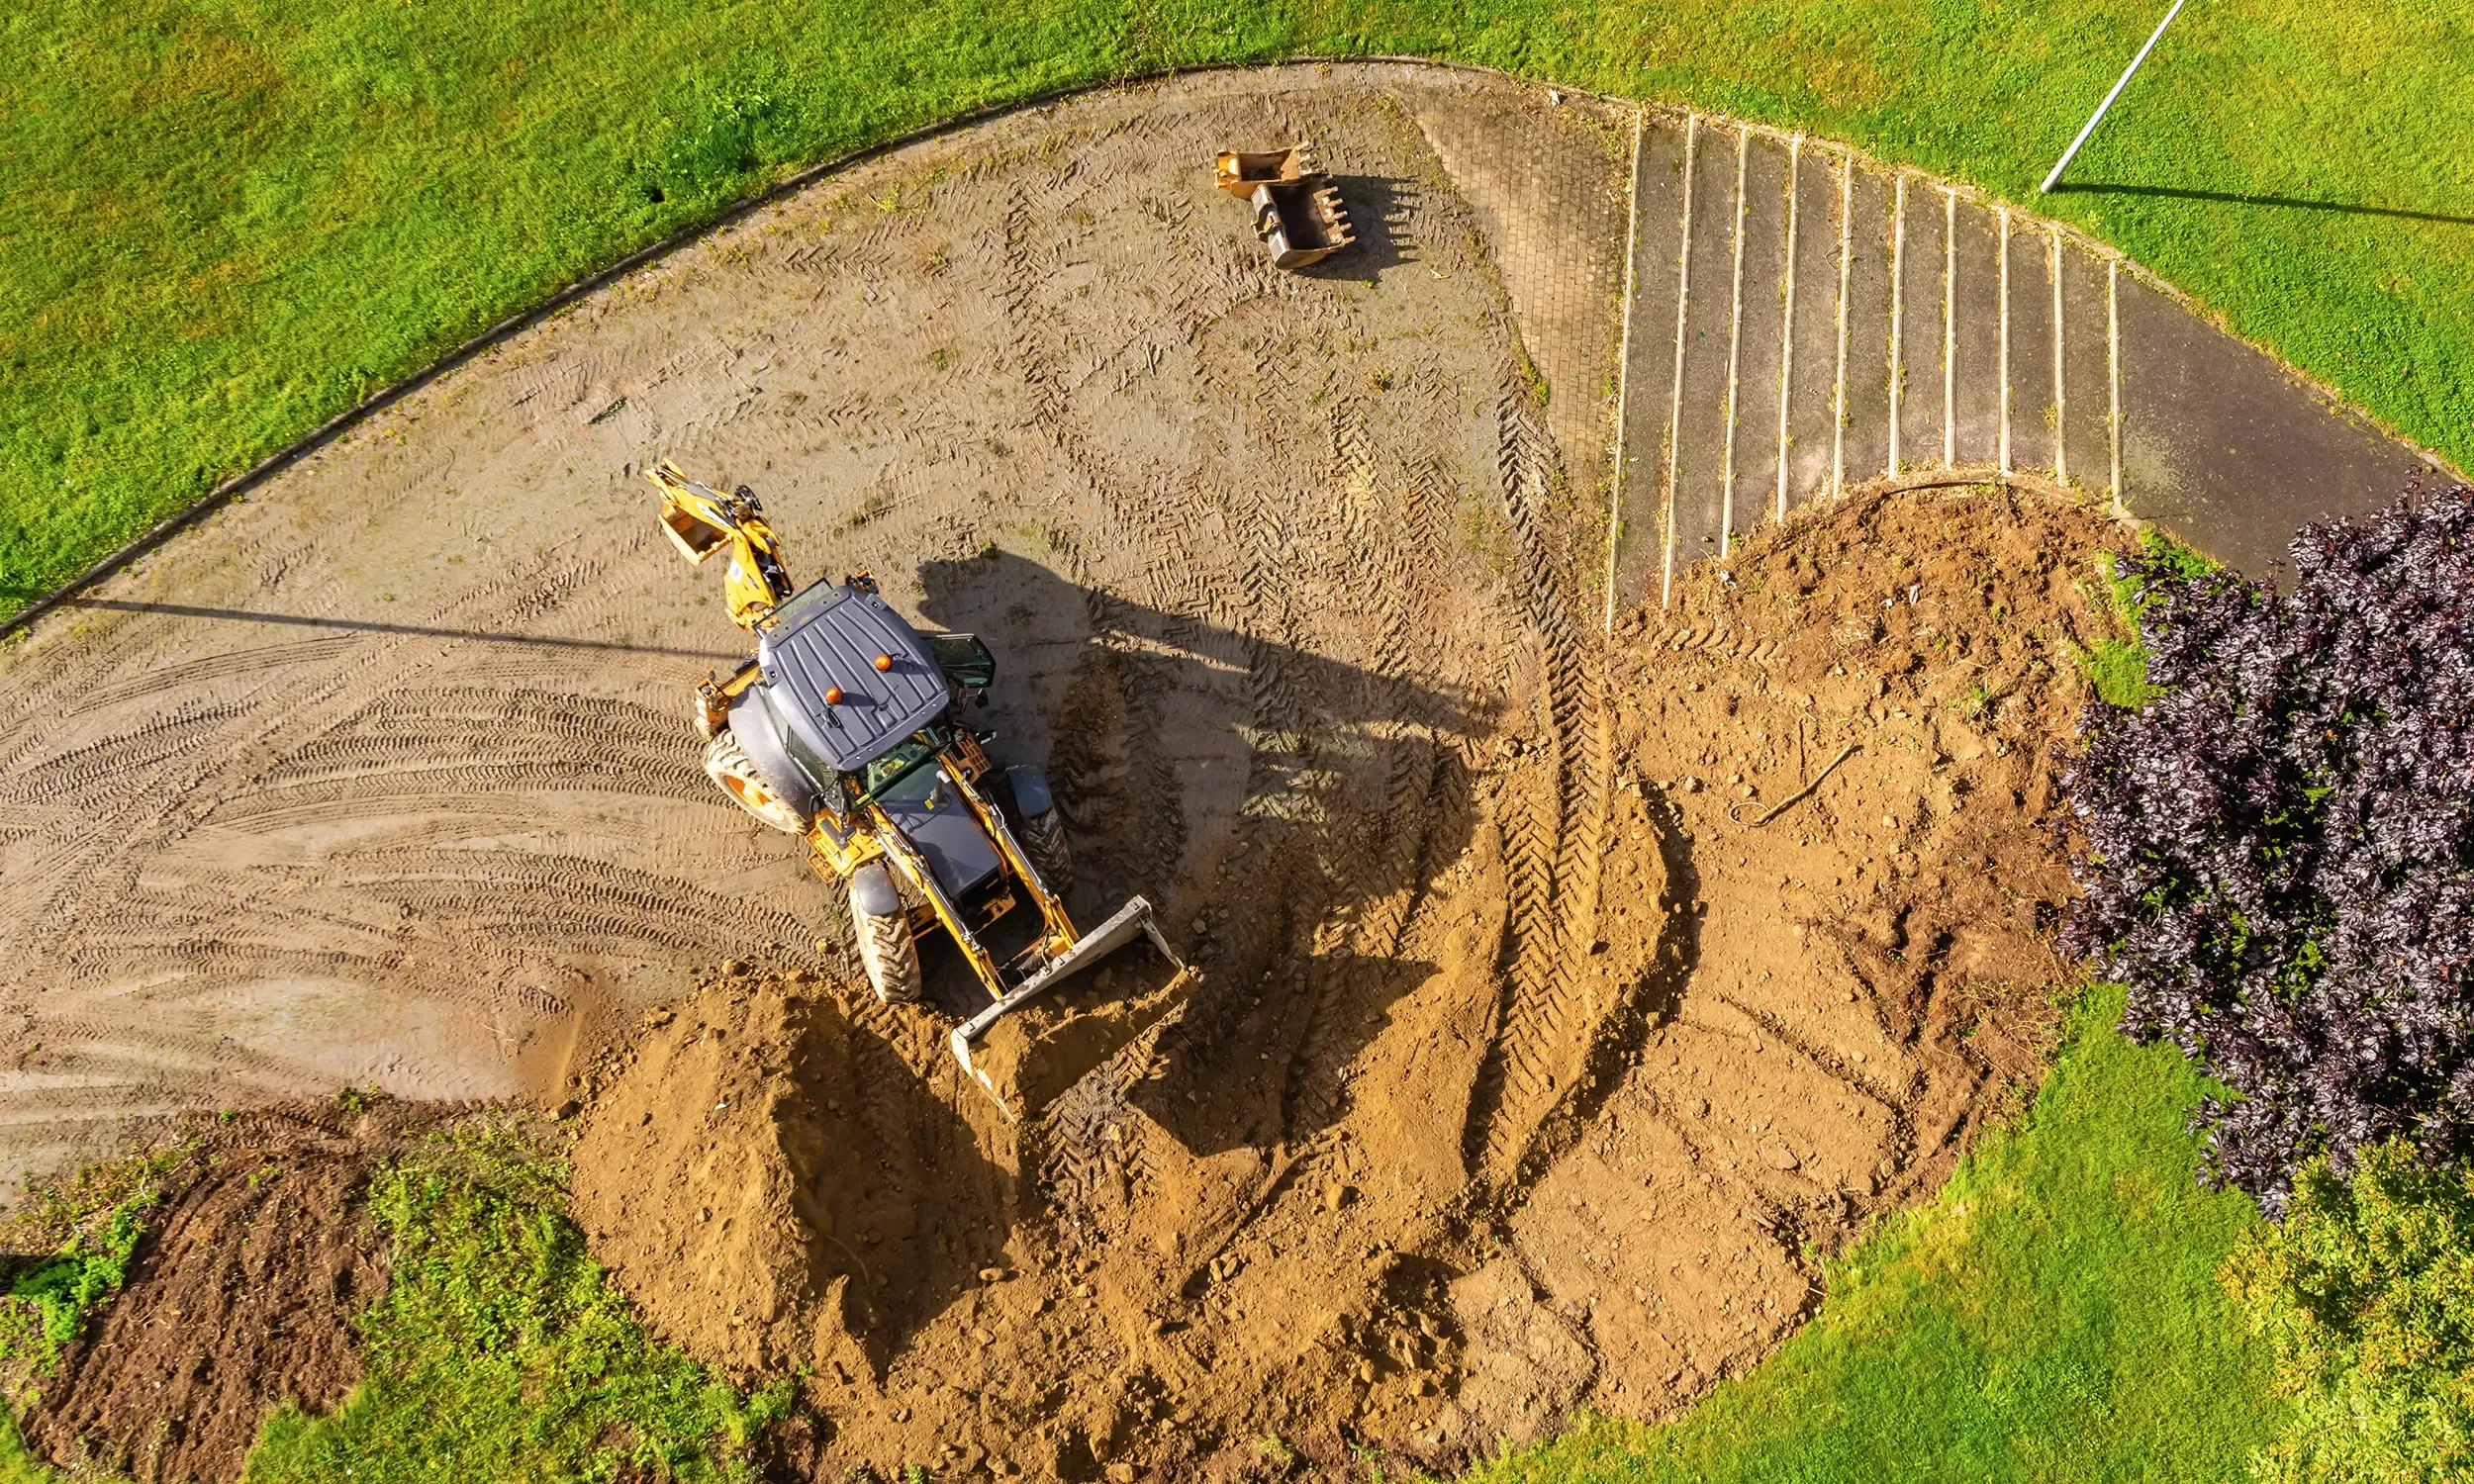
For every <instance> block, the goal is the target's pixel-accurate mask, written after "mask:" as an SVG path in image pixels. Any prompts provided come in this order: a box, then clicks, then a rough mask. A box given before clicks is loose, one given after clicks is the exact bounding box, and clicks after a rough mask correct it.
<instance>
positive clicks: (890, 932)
mask: <svg viewBox="0 0 2474 1484" xmlns="http://www.w3.org/2000/svg"><path fill="white" fill-rule="evenodd" d="M850 930H851V936H853V937H855V938H857V939H858V940H859V963H860V965H861V966H862V967H864V968H865V969H866V970H867V971H868V987H869V988H871V989H874V990H875V991H876V997H877V998H878V999H879V1000H880V1001H882V1002H884V1003H886V1004H889V1005H906V1004H909V1003H910V1002H911V1001H913V1000H915V999H917V998H918V997H919V945H918V944H917V943H916V942H914V941H913V940H912V939H911V936H910V923H909V921H908V920H907V919H905V918H904V916H903V915H902V914H901V913H899V912H897V913H895V914H894V915H892V916H890V917H880V916H878V915H877V914H875V913H874V912H862V911H860V910H859V904H858V903H856V902H853V903H852V904H851V908H850Z"/></svg>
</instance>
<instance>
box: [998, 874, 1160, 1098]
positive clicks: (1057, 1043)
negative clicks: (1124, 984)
mask: <svg viewBox="0 0 2474 1484" xmlns="http://www.w3.org/2000/svg"><path fill="white" fill-rule="evenodd" d="M1142 937H1149V938H1150V939H1151V942H1152V946H1153V947H1154V948H1156V949H1158V950H1159V955H1160V958H1161V960H1162V961H1163V963H1164V965H1165V968H1166V970H1167V971H1168V973H1167V974H1148V975H1146V974H1134V975H1132V978H1133V980H1134V982H1133V983H1132V984H1131V985H1130V986H1129V987H1128V989H1127V990H1126V991H1125V992H1117V993H1110V994H1104V995H1099V996H1095V997H1091V998H1089V999H1088V1000H1086V998H1085V997H1084V996H1079V995H1078V996H1074V997H1073V998H1074V1002H1073V1003H1059V1002H1053V1001H1052V1002H1051V1003H1050V1004H1048V1005H1044V1006H1041V1007H1040V1010H1039V1012H1038V1013H1037V1014H1036V1015H1031V1016H1024V1015H1019V1014H1017V1013H1016V1012H1018V1011H1020V1010H1021V1009H1022V1008H1023V1007H1024V1006H1025V1005H1026V1004H1028V1003H1029V1002H1030V1001H1032V1000H1033V999H1036V998H1038V997H1040V996H1042V995H1045V994H1048V993H1049V992H1050V991H1051V990H1054V989H1056V988H1058V987H1059V985H1060V984H1061V983H1062V982H1063V981H1064V980H1065V979H1067V978H1069V977H1071V976H1072V975H1074V974H1079V973H1081V972H1082V971H1084V970H1086V969H1090V968H1093V967H1094V966H1095V965H1097V964H1098V963H1099V961H1100V960H1102V959H1105V958H1107V957H1108V956H1109V955H1111V954H1113V953H1115V952H1116V951H1117V950H1119V949H1121V948H1125V947H1127V946H1129V945H1131V944H1132V943H1133V942H1134V941H1135V940H1136V939H1138V938H1142ZM1199 978H1200V975H1199V974H1196V973H1195V972H1194V971H1193V970H1191V969H1189V968H1188V967H1186V965H1185V963H1184V962H1183V961H1181V960H1180V959H1179V958H1178V957H1177V951H1176V950H1175V949H1173V948H1171V947H1169V941H1168V939H1167V938H1166V937H1165V936H1163V935H1162V934H1161V932H1160V928H1159V925H1158V924H1157V923H1155V922H1153V921H1152V918H1151V903H1150V902H1148V901H1146V900H1144V899H1143V898H1142V897H1139V896H1137V897H1135V898H1134V899H1133V900H1131V901H1129V902H1127V903H1126V904H1125V905H1124V906H1122V907H1119V908H1117V910H1116V912H1115V913H1114V915H1112V916H1110V917H1109V918H1108V920H1107V921H1105V922H1102V923H1101V924H1099V926H1097V927H1096V928H1094V929H1093V930H1092V931H1091V932H1089V933H1087V934H1085V935H1084V936H1083V937H1082V939H1081V940H1080V941H1078V942H1077V943H1076V944H1075V945H1074V946H1073V947H1072V948H1070V949H1068V950H1066V951H1065V952H1064V953H1062V954H1059V955H1058V956H1057V957H1056V958H1053V959H1051V960H1049V961H1048V963H1047V965H1046V966H1045V967H1044V968H1042V969H1041V970H1040V971H1039V972H1038V973H1037V974H1032V975H1031V976H1030V977H1029V978H1027V979H1024V980H1023V981H1022V982H1021V983H1020V984H1019V985H1017V986H1015V987H1014V989H1013V990H1012V991H1011V992H1010V993H1008V994H1006V995H1005V996H1004V997H1003V998H1001V999H999V1000H998V1001H997V1002H996V1003H994V1004H992V1005H990V1006H989V1007H988V1008H987V1009H985V1010H982V1011H981V1012H980V1013H979V1014H977V1015H974V1016H972V1017H971V1018H970V1019H969V1020H967V1021H965V1022H963V1023H962V1024H961V1025H958V1026H956V1027H954V1032H953V1037H952V1045H953V1053H954V1060H955V1061H957V1062H960V1063H961V1064H962V1069H963V1070H965V1071H967V1072H969V1073H970V1074H971V1075H972V1076H973V1077H974V1078H975V1079H977V1080H978V1082H979V1084H980V1085H981V1086H982V1087H984V1088H986V1089H987V1090H988V1092H989V1093H990V1095H992V1096H993V1097H995V1098H996V1099H997V1103H998V1106H999V1107H1000V1108H1002V1109H1003V1110H1004V1112H1005V1116H1006V1117H1007V1118H1010V1119H1013V1120H1015V1121H1017V1122H1018V1121H1021V1120H1023V1119H1027V1118H1033V1117H1036V1116H1037V1115H1038V1113H1039V1111H1040V1109H1042V1108H1044V1107H1046V1106H1047V1105H1048V1104H1049V1103H1050V1102H1052V1101H1054V1100H1055V1099H1056V1097H1057V1096H1058V1094H1060V1093H1062V1092H1064V1091H1065V1090H1066V1089H1067V1088H1068V1087H1071V1086H1073V1085H1074V1083H1076V1082H1077V1081H1080V1080H1081V1079H1082V1078H1083V1077H1084V1076H1086V1075H1088V1074H1089V1073H1090V1072H1091V1071H1092V1070H1094V1068H1096V1067H1098V1066H1099V1065H1100V1064H1101V1063H1103V1062H1105V1061H1107V1060H1108V1059H1109V1058H1110V1057H1113V1056H1115V1055H1116V1054H1117V1052H1118V1051H1120V1050H1122V1049H1123V1048H1124V1047H1126V1046H1127V1045H1129V1044H1131V1043H1132V1042H1133V1041H1134V1040H1135V1039H1136V1038H1138V1037H1140V1036H1141V1035H1142V1034H1143V1032H1145V1031H1147V1030H1149V1029H1151V1027H1152V1026H1154V1025H1157V1024H1158V1023H1159V1022H1160V1021H1161V1019H1162V1018H1164V1017H1165V1016H1167V1015H1168V1013H1169V1012H1170V1011H1172V1010H1174V1009H1176V1008H1177V1007H1178V1006H1179V1005H1181V1004H1183V1003H1185V1002H1186V1000H1187V999H1188V998H1189V997H1191V995H1192V993H1193V988H1194V985H1195V983H1196V982H1198V980H1199Z"/></svg>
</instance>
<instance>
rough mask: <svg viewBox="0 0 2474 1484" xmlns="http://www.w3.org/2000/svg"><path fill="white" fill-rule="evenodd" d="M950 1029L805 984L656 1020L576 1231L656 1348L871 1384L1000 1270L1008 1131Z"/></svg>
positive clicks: (620, 1095)
mask: <svg viewBox="0 0 2474 1484" xmlns="http://www.w3.org/2000/svg"><path fill="white" fill-rule="evenodd" d="M941 1029H942V1027H940V1026H939V1025H938V1024H937V1023H935V1021H934V1020H933V1018H932V1017H931V1016H928V1015H926V1014H925V1013H922V1012H916V1011H904V1010H888V1009H886V1008H884V1007H882V1006H879V1005H877V1004H876V1003H875V1001H874V1000H873V999H872V998H871V997H869V995H868V992H867V990H866V989H865V988H864V987H855V986H852V985H849V984H846V983H842V982H838V981H830V980H824V979H819V978H817V977H816V976H814V975H812V974H804V973H799V974H788V975H759V974H752V973H751V974H744V975H727V976H723V977H719V978H717V979H715V980H714V981H712V982H710V983H709V984H707V985H706V986H704V987H703V988H702V989H701V990H700V992H699V993H698V994H697V996H696V997H695V998H693V999H691V1000H689V1001H688V1002H687V1003H686V1004H684V1005H683V1006H681V1007H679V1008H678V1009H676V1010H669V1009H663V1010H656V1011H654V1012H652V1013H651V1014H650V1015H649V1016H648V1017H647V1018H646V1023H645V1028H644V1032H643V1034H642V1036H641V1037H640V1039H639V1040H638V1041H637V1042H636V1044H635V1045H634V1046H633V1047H632V1048H631V1049H630V1050H629V1051H627V1052H624V1053H622V1054H621V1055H620V1056H619V1057H618V1059H617V1060H616V1061H615V1062H614V1063H612V1064H611V1065H609V1066H608V1067H605V1068H604V1069H603V1074H604V1075H606V1076H609V1077H610V1078H611V1079H612V1080H611V1085H610V1087H609V1089H608V1091H606V1092H605V1093H603V1094H602V1095H600V1096H598V1097H597V1098H596V1099H595V1102H594V1105H593V1108H592V1111H591V1113H590V1115H589V1117H588V1118H587V1120H586V1122H585V1124H584V1130H583V1133H582V1135H581V1137H580V1138H579V1141H578V1143H577V1147H576V1159H575V1169H576V1177H575V1185H574V1215H575V1218H576V1222H577V1224H578V1225H579V1226H581V1227H582V1228H584V1230H585V1231H586V1233H587V1234H588V1235H589V1236H590V1237H591V1239H592V1242H593V1248H594V1252H595V1254H596V1255H597V1256H599V1257H601V1258H602V1260H603V1261H604V1262H606V1263H608V1264H609V1265H610V1267H611V1268H612V1269H613V1270H614V1271H615V1272H617V1273H618V1274H619V1276H620V1280H621V1281H622V1282H623V1283H624V1284H625V1285H626V1288H627V1291H628V1293H629V1294H630V1295H631V1296H632V1297H633V1298H634V1299H635V1301H636V1303H637V1305H638V1306H639V1308H640V1309H641V1310H642V1311H643V1313H644V1316H645V1319H646V1321H647V1323H649V1324H650V1325H651V1326H652V1327H653V1329H654V1330H655V1331H656V1333H658V1334H660V1335H661V1336H662V1337H663V1338H665V1339H669V1340H673V1341H675V1342H677V1343H678V1344H680V1345H684V1346H685V1347H687V1348H688V1349H689V1350H691V1351H693V1352H694V1353H696V1354H697V1355H698V1356H699V1357H700V1358H703V1359H705V1360H707V1361H708V1362H710V1363H714V1364H717V1365H719V1366H721V1367H723V1368H724V1369H726V1370H728V1371H730V1372H731V1373H733V1374H734V1375H736V1376H738V1377H740V1378H742V1379H745V1378H748V1377H752V1376H755V1375H759V1374H764V1373H778V1372H780V1371H783V1370H785V1369H788V1368H789V1367H790V1366H792V1365H793V1364H795V1363H805V1364H808V1365H809V1366H810V1367H813V1368H816V1369H819V1370H824V1371H828V1372H831V1373H834V1374H838V1375H854V1376H855V1375H868V1376H873V1375H874V1374H876V1373H877V1371H878V1370H880V1369H881V1368H882V1365H883V1362H884V1358H885V1357H884V1355H883V1353H882V1348H883V1345H884V1343H885V1340H886V1338H887V1337H890V1336H892V1335H894V1334H896V1333H898V1332H899V1331H900V1330H901V1329H902V1328H904V1327H906V1326H907V1325H909V1324H911V1323H913V1322H915V1321H916V1320H917V1319H919V1318H920V1317H922V1316H923V1315H924V1314H926V1313H929V1312H932V1311H933V1309H934V1308H935V1307H936V1306H937V1305H938V1304H939V1303H941V1302H942V1301H943V1299H944V1298H946V1297H949V1296H950V1294H951V1293H952V1292H953V1291H955V1290H956V1289H957V1288H961V1287H968V1286H970V1285H971V1284H973V1283H975V1282H976V1281H977V1274H978V1272H979V1270H980V1269H981V1268H983V1267H985V1266H987V1265H989V1263H991V1262H995V1261H1001V1260H1003V1252H1002V1246H1003V1241H1004V1238H1003V1234H1002V1231H1001V1218H1003V1217H1004V1216H1006V1215H1007V1214H1009V1212H1010V1211H1011V1209H1012V1205H1013V1194H1012V1191H1011V1189H1010V1188H1009V1186H1010V1183H1011V1182H1010V1181H1009V1179H1008V1178H1007V1177H1006V1175H1005V1174H1004V1172H1003V1171H1002V1170H1001V1169H1000V1168H999V1165H998V1164H997V1163H995V1162H992V1159H991V1158H990V1152H991V1150H992V1149H994V1148H997V1147H999V1146H1002V1145H1005V1144H1007V1143H1009V1142H1010V1136H1009V1132H1008V1131H1007V1130H1006V1129H1005V1128H1004V1126H1003V1119H1002V1118H1001V1116H1000V1115H999V1113H998V1112H997V1110H996V1107H995V1105H994V1104H993V1103H991V1102H988V1101H986V1100H985V1098H984V1096H983V1094H981V1093H980V1092H979V1089H978V1088H976V1087H973V1086H966V1085H965V1084H964V1082H963V1079H962V1074H961V1072H960V1069H959V1067H956V1065H955V1064H954V1063H953V1062H952V1061H951V1060H950V1058H945V1057H943V1056H942V1055H941V1053H942V1046H941V1042H940V1040H939V1033H940V1031H941ZM905 1033H907V1034H905ZM905 1052H906V1053H907V1055H905ZM940 1064H941V1065H940ZM871 1341H874V1342H875V1343H876V1345H877V1346H878V1352H877V1353H873V1354H872V1353H870V1351H869V1345H870V1342H871Z"/></svg>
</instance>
